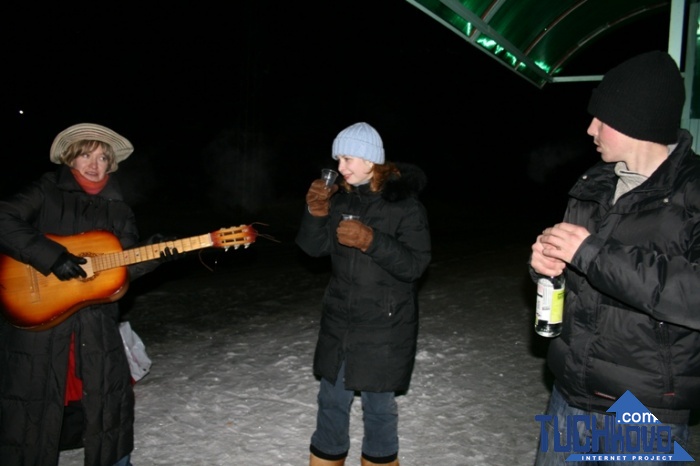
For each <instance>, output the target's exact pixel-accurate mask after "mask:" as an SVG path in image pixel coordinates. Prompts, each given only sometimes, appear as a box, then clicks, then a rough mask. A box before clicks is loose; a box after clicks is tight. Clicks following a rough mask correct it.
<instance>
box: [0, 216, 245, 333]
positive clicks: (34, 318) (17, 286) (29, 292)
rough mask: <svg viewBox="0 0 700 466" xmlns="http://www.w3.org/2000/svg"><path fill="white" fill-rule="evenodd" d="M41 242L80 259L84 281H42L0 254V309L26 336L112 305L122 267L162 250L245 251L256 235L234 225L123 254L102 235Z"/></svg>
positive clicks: (122, 284)
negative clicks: (83, 310) (89, 309)
mask: <svg viewBox="0 0 700 466" xmlns="http://www.w3.org/2000/svg"><path fill="white" fill-rule="evenodd" d="M46 236H47V238H49V239H51V240H53V241H55V242H57V243H60V244H62V245H63V246H65V247H66V249H68V251H70V253H71V254H74V255H76V256H79V257H84V258H85V259H86V260H87V263H85V264H82V265H81V267H82V268H83V269H84V270H85V272H86V273H87V277H85V278H76V279H73V280H67V281H61V280H59V279H58V278H56V276H55V275H54V274H52V273H51V274H49V276H48V277H45V276H44V275H42V274H41V273H39V272H38V271H37V270H36V269H34V268H33V267H32V266H30V265H27V264H23V263H21V262H18V261H16V260H14V259H13V258H11V257H8V256H5V255H2V254H0V309H1V310H2V311H3V314H4V315H5V318H6V319H7V320H8V321H9V322H10V323H11V324H13V325H14V326H16V327H19V328H23V329H26V330H46V329H48V328H51V327H53V326H54V325H56V324H59V323H61V322H63V321H64V320H66V319H67V318H68V317H70V316H71V315H72V314H73V313H75V312H76V311H78V310H79V309H81V308H83V307H86V306H90V305H93V304H101V303H109V302H113V301H116V300H118V299H119V298H121V297H122V296H124V294H125V293H126V290H127V288H128V284H129V282H128V272H127V268H126V266H127V265H131V264H136V263H139V262H144V261H151V260H156V259H159V258H160V254H161V253H162V252H163V251H164V250H165V249H166V248H174V249H177V250H178V252H188V251H196V250H198V249H202V248H211V247H218V248H223V249H224V250H228V249H229V248H234V249H238V248H239V247H241V246H243V247H245V248H247V247H248V246H249V245H251V244H252V243H254V242H255V239H256V238H257V236H258V232H257V231H256V230H255V228H253V227H252V226H251V225H239V226H237V227H228V228H221V229H219V230H216V231H212V232H210V233H206V234H203V235H198V236H192V237H189V238H181V239H174V240H172V241H166V242H163V243H154V244H148V245H145V246H139V247H135V248H133V249H128V250H123V249H122V246H121V243H120V242H119V239H118V238H117V237H116V236H114V235H113V234H112V233H109V232H107V231H99V230H97V231H90V232H87V233H80V234H78V235H72V236H55V235H46Z"/></svg>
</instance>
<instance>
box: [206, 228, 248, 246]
mask: <svg viewBox="0 0 700 466" xmlns="http://www.w3.org/2000/svg"><path fill="white" fill-rule="evenodd" d="M210 236H211V239H212V241H213V242H214V247H217V248H224V249H228V248H231V247H232V248H234V249H238V248H239V247H241V246H243V247H245V248H247V247H248V246H250V245H251V244H253V243H254V242H255V239H256V238H257V237H258V232H257V231H256V230H255V228H253V227H252V226H250V225H239V226H237V227H229V228H222V229H220V230H216V231H212V232H211V233H210Z"/></svg>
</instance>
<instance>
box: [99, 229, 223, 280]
mask: <svg viewBox="0 0 700 466" xmlns="http://www.w3.org/2000/svg"><path fill="white" fill-rule="evenodd" d="M212 246H214V241H213V240H212V237H211V234H210V233H206V234H204V235H199V236H192V237H190V238H182V239H175V240H173V241H166V242H164V243H155V244H149V245H147V246H141V247H137V248H133V249H126V250H124V251H119V252H112V253H108V254H101V255H97V256H95V257H92V258H91V262H92V269H93V270H94V271H95V272H99V271H101V270H108V269H113V268H115V267H124V266H127V265H132V264H138V263H139V262H146V261H151V260H156V259H160V253H161V251H163V250H165V248H171V249H173V248H175V249H177V250H178V252H189V251H196V250H197V249H204V248H210V247H212Z"/></svg>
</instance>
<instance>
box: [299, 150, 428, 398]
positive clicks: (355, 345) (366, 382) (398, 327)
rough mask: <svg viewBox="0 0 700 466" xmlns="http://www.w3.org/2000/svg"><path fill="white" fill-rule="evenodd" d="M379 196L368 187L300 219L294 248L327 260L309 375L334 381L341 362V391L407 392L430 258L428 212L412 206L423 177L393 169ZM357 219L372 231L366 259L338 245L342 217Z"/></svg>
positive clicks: (337, 196)
mask: <svg viewBox="0 0 700 466" xmlns="http://www.w3.org/2000/svg"><path fill="white" fill-rule="evenodd" d="M398 166H399V168H400V171H401V174H402V175H401V177H398V178H391V179H389V180H387V182H386V183H385V185H384V187H383V190H382V191H381V193H372V192H370V190H369V185H363V186H360V187H359V188H355V189H353V190H352V191H350V192H346V191H344V190H343V189H342V188H341V189H340V190H339V191H338V192H337V193H336V194H335V195H334V196H333V197H332V198H331V207H330V214H329V215H328V216H327V217H318V218H317V217H313V216H312V215H311V214H309V213H308V211H307V212H305V213H304V216H303V218H302V223H301V228H300V230H299V232H298V235H297V244H298V245H299V246H300V247H301V249H302V250H303V251H305V252H306V253H307V254H309V255H311V256H314V257H321V256H328V255H330V257H331V264H332V273H331V278H330V282H329V283H328V286H327V288H326V291H325V293H324V295H323V301H322V316H321V328H320V330H319V335H318V342H317V345H316V351H315V356H314V373H315V374H316V375H317V376H321V377H324V378H326V379H327V380H330V381H331V382H335V380H336V376H337V374H338V370H339V368H340V364H341V363H342V361H343V360H345V362H346V368H345V387H346V388H347V389H352V390H360V391H371V392H390V391H403V390H406V389H408V386H409V382H410V379H411V373H412V370H413V364H414V359H415V354H416V343H417V335H418V296H417V291H418V290H417V286H418V280H419V279H420V278H421V276H422V275H423V273H424V272H425V270H426V268H427V267H428V264H429V262H430V258H431V244H430V232H429V227H428V219H427V215H426V211H425V208H424V206H423V205H422V204H421V202H420V201H419V200H418V199H417V196H418V193H419V192H420V191H421V190H422V188H423V187H424V185H425V175H424V174H423V172H422V171H421V170H420V169H419V168H417V167H415V166H412V165H407V164H405V165H398ZM343 213H353V214H357V215H360V216H361V222H362V223H364V224H365V225H367V226H369V227H371V228H372V230H373V241H372V243H371V245H370V246H369V248H368V249H367V251H366V252H364V253H363V252H362V251H360V250H359V249H356V248H350V247H346V246H343V245H341V244H339V243H338V240H337V237H336V228H337V227H338V223H339V222H340V220H341V214H343Z"/></svg>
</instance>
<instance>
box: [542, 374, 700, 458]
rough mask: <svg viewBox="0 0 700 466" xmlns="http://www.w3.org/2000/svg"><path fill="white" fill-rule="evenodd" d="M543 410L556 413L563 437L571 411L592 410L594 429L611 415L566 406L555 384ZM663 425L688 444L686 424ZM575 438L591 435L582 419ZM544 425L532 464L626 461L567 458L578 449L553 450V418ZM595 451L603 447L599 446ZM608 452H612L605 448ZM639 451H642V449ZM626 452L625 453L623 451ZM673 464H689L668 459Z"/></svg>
mask: <svg viewBox="0 0 700 466" xmlns="http://www.w3.org/2000/svg"><path fill="white" fill-rule="evenodd" d="M546 414H548V415H550V416H552V417H554V416H556V417H557V422H558V427H559V431H560V434H561V438H566V437H564V435H565V433H566V419H567V416H572V415H583V416H590V415H592V414H594V415H595V416H596V428H597V429H602V428H603V427H604V425H605V418H606V417H610V416H612V415H610V414H604V413H598V412H591V411H584V410H581V409H578V408H574V407H572V406H569V405H568V404H567V403H566V400H565V399H564V397H563V396H562V395H561V393H559V391H558V390H557V388H556V387H554V388H553V389H552V396H551V397H550V399H549V406H548V407H547V412H546ZM663 425H665V426H669V427H670V428H671V437H672V440H671V443H673V442H674V441H676V442H678V443H679V444H680V445H681V446H682V447H683V448H684V449H686V451H687V446H688V436H689V434H690V432H689V430H688V426H687V425H686V424H663ZM577 427H578V441H579V445H584V444H585V443H584V442H585V441H586V439H588V441H589V442H590V439H591V429H586V427H585V426H584V425H583V423H578V424H577ZM545 429H546V431H547V439H548V442H547V451H546V452H543V451H542V449H541V448H540V446H539V443H538V444H537V459H536V460H535V466H562V465H566V466H568V465H572V466H573V465H585V466H620V464H626V463H621V462H619V461H570V462H567V461H566V458H568V457H569V455H571V454H572V453H578V452H557V451H554V431H553V429H554V425H553V421H551V420H550V421H547V422H546V423H545ZM623 432H625V433H626V430H625V429H624V427H623ZM599 451H603V450H602V449H600V450H599ZM606 453H608V454H610V453H612V452H606ZM642 454H643V453H642ZM627 455H629V453H627ZM659 464H661V463H659V462H658V461H634V465H635V466H658V465H659ZM672 464H673V465H674V466H676V465H678V466H681V465H684V464H690V463H686V462H676V461H674V462H673V463H672Z"/></svg>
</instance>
